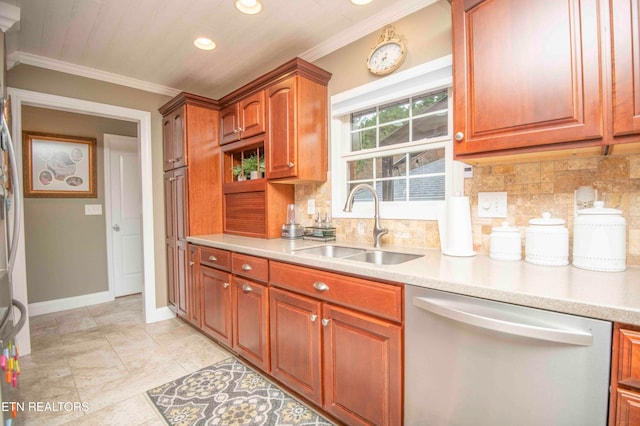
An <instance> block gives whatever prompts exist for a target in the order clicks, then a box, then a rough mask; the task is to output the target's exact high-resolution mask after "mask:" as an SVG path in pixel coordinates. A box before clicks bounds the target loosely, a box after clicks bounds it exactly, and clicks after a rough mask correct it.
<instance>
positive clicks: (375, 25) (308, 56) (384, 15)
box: [299, 0, 438, 62]
mask: <svg viewBox="0 0 640 426" xmlns="http://www.w3.org/2000/svg"><path fill="white" fill-rule="evenodd" d="M437 1H438V0H403V1H402V2H400V3H399V4H394V5H392V6H389V7H387V8H386V9H383V10H381V11H380V12H378V13H376V14H375V15H373V16H371V17H370V18H369V19H367V20H365V21H362V22H359V23H356V24H353V25H352V26H351V27H349V29H347V30H345V31H343V32H341V33H339V34H336V35H335V36H333V37H330V38H328V39H327V40H326V41H324V42H322V43H320V44H318V45H317V46H315V47H312V48H311V49H309V50H307V51H305V52H303V53H302V54H300V55H299V57H300V58H302V59H304V60H305V61H309V62H314V61H316V60H318V59H320V58H322V57H323V56H326V55H328V54H329V53H331V52H334V51H336V50H338V49H340V48H341V47H344V46H346V45H348V44H350V43H353V42H354V41H356V40H359V39H361V38H362V37H364V36H366V35H368V34H371V33H372V32H374V31H377V30H379V29H380V28H382V27H384V26H385V25H387V24H390V23H392V22H395V21H397V20H399V19H402V18H404V17H405V16H408V15H411V14H412V13H414V12H417V11H418V10H420V9H423V8H425V7H427V6H430V5H432V4H433V3H436V2H437Z"/></svg>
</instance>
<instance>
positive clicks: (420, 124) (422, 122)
mask: <svg viewBox="0 0 640 426" xmlns="http://www.w3.org/2000/svg"><path fill="white" fill-rule="evenodd" d="M448 128H449V118H448V116H447V113H446V112H443V113H442V114H434V115H429V116H426V117H419V118H414V119H413V135H412V137H411V140H413V141H418V140H420V139H426V138H435V137H437V136H444V135H446V134H447V133H448Z"/></svg>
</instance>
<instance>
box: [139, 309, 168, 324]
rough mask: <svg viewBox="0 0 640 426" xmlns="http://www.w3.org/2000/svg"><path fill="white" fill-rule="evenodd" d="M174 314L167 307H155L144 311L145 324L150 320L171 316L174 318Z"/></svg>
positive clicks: (164, 318) (154, 320) (166, 318)
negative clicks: (152, 309) (153, 309)
mask: <svg viewBox="0 0 640 426" xmlns="http://www.w3.org/2000/svg"><path fill="white" fill-rule="evenodd" d="M175 317H176V314H175V312H173V311H172V310H171V309H169V308H168V307H166V306H165V307H163V308H156V310H155V311H151V312H149V313H147V312H145V319H144V320H145V322H146V323H147V324H149V323H152V322H158V321H164V320H168V319H171V318H175Z"/></svg>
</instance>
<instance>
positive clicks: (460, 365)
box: [404, 285, 612, 426]
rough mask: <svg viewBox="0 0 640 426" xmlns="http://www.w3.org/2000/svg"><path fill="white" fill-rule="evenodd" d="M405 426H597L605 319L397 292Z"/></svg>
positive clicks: (605, 370)
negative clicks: (401, 298)
mask: <svg viewBox="0 0 640 426" xmlns="http://www.w3.org/2000/svg"><path fill="white" fill-rule="evenodd" d="M405 297H406V300H405V409H404V416H405V425H410V426H416V425H420V426H439V425H446V426H453V425H465V426H466V425H474V426H485V425H486V426H498V425H518V426H523V425H536V426H540V425H545V426H546V425H554V426H560V425H571V426H574V425H576V426H577V425H580V426H587V425H598V426H604V425H606V424H607V406H608V398H609V369H610V358H611V356H610V353H611V329H612V326H611V323H610V322H607V321H600V320H594V319H590V318H583V317H578V316H573V315H566V314H560V313H557V312H549V311H543V310H540V309H532V308H526V307H522V306H515V305H510V304H507V303H500V302H494V301H489V300H484V299H478V298H473V297H468V296H461V295H457V294H452V293H446V292H442V291H437V290H429V289H425V288H421V287H416V286H411V285H407V286H405Z"/></svg>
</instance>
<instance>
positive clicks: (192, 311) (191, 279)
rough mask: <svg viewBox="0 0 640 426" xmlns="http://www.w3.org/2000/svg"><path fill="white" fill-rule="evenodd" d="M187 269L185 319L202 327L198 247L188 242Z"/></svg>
mask: <svg viewBox="0 0 640 426" xmlns="http://www.w3.org/2000/svg"><path fill="white" fill-rule="evenodd" d="M187 251H188V253H187V256H188V262H189V267H188V269H187V303H188V306H187V308H188V309H187V311H188V312H187V318H186V319H187V320H188V321H189V322H190V323H191V324H193V325H195V326H196V327H202V323H201V322H200V321H201V319H202V315H201V313H202V311H201V301H202V294H201V288H200V272H199V271H200V248H199V247H198V246H196V245H193V244H189V246H188V249H187Z"/></svg>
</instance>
